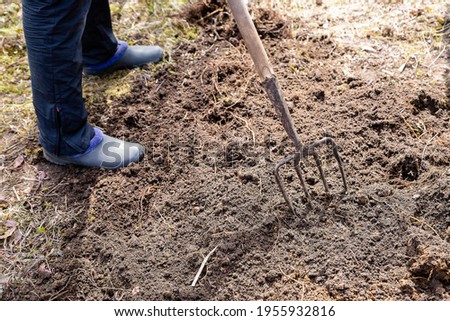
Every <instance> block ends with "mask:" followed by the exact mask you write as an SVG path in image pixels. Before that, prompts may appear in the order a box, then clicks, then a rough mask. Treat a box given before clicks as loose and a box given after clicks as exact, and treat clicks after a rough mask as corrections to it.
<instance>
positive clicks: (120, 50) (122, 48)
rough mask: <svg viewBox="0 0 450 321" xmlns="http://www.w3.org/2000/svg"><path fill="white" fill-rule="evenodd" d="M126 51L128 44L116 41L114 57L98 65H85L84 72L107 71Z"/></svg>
mask: <svg viewBox="0 0 450 321" xmlns="http://www.w3.org/2000/svg"><path fill="white" fill-rule="evenodd" d="M127 49H128V44H127V43H126V42H125V41H121V40H119V41H118V44H117V50H116V53H115V54H114V56H112V57H111V58H109V59H108V60H106V61H105V62H103V63H101V64H98V65H87V66H85V69H86V71H88V72H101V71H102V70H104V69H107V68H109V67H111V66H112V65H114V64H115V63H116V62H118V61H119V60H120V58H122V57H123V55H124V54H125V51H127Z"/></svg>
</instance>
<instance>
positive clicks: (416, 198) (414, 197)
mask: <svg viewBox="0 0 450 321" xmlns="http://www.w3.org/2000/svg"><path fill="white" fill-rule="evenodd" d="M412 198H413V199H414V200H418V199H419V198H420V194H414V195H413V197H412Z"/></svg>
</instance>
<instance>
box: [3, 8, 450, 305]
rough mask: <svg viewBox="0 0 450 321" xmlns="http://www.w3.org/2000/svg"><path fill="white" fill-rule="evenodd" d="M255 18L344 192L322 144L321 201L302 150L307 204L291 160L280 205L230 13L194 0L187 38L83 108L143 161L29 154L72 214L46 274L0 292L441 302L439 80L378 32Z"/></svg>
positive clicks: (444, 237)
mask: <svg viewBox="0 0 450 321" xmlns="http://www.w3.org/2000/svg"><path fill="white" fill-rule="evenodd" d="M252 13H253V15H254V17H255V22H256V25H257V28H258V30H259V31H260V34H261V37H262V39H263V43H264V46H265V47H266V50H267V52H268V54H269V57H270V60H271V62H272V63H273V67H274V70H275V73H276V75H277V78H278V80H279V82H280V84H281V88H282V89H283V93H284V96H285V98H286V100H287V102H288V106H289V108H290V111H291V113H292V117H293V120H294V122H295V124H296V127H297V130H298V132H299V136H300V138H301V140H302V141H303V142H305V143H307V142H312V141H315V140H318V139H320V138H322V137H323V136H331V137H333V138H334V139H335V140H336V142H337V143H338V145H339V150H340V153H341V155H342V158H343V161H344V164H345V165H344V166H345V171H346V174H347V179H348V184H349V191H348V192H347V194H345V195H342V194H340V191H341V189H342V183H341V178H340V175H339V172H338V168H337V165H336V162H335V160H334V158H333V155H332V153H331V150H330V149H329V148H328V147H324V148H321V149H320V150H319V154H320V155H321V156H322V160H323V164H324V168H325V171H326V175H327V180H328V181H329V184H330V188H331V190H332V196H331V197H327V196H326V195H325V194H324V190H323V186H322V184H321V181H320V178H319V175H318V173H317V170H316V168H315V165H314V161H313V160H311V159H307V160H305V162H304V164H302V169H303V171H304V173H305V176H306V182H307V185H308V188H309V191H310V193H311V194H312V196H313V201H312V204H311V206H308V204H307V200H306V199H305V197H304V193H303V190H302V189H301V187H300V182H299V180H298V178H297V177H296V176H295V172H294V170H293V166H292V164H289V165H287V166H285V167H283V170H282V172H283V174H282V176H283V178H284V182H285V184H286V185H287V186H288V190H289V194H290V195H291V197H292V199H293V201H294V203H295V206H296V208H297V212H298V215H294V214H293V213H291V212H290V211H289V208H288V207H287V205H286V204H285V202H284V200H283V198H282V195H281V193H280V192H279V190H278V187H277V185H276V183H275V180H274V177H273V174H272V168H273V167H274V165H275V164H276V163H277V162H278V161H280V160H282V159H283V158H284V157H286V156H287V155H289V154H290V153H292V152H293V145H292V143H291V142H290V141H289V140H288V138H287V135H286V133H285V132H284V130H283V127H282V126H281V122H280V120H279V119H278V118H277V115H276V113H275V111H274V109H273V107H272V106H271V104H270V101H269V100H268V98H267V95H266V93H265V92H264V90H263V88H262V86H261V84H260V81H259V79H258V77H257V74H256V73H255V70H254V66H253V63H252V61H251V59H250V57H249V55H248V53H247V50H246V48H245V45H244V43H243V41H242V39H241V38H240V36H239V33H238V30H237V28H236V25H235V24H234V22H233V21H232V20H231V18H230V15H229V14H228V13H227V10H226V9H225V8H224V7H223V6H221V4H220V3H215V2H213V3H211V2H207V5H205V4H204V3H203V2H201V4H197V5H195V6H193V7H191V8H190V9H188V10H186V11H185V12H184V16H183V17H182V18H180V19H186V20H187V21H188V22H190V23H198V24H200V25H201V27H203V28H204V32H203V33H202V34H201V36H200V37H199V38H198V39H196V40H194V41H192V42H189V43H183V44H181V45H180V46H179V47H178V48H176V49H175V50H174V51H173V52H172V53H171V62H170V63H168V64H167V65H166V66H165V67H164V68H162V69H160V70H159V71H158V72H157V74H156V75H153V76H151V77H150V78H148V77H142V79H137V80H136V82H135V83H134V84H133V86H134V89H133V91H132V94H130V95H128V96H126V97H122V98H121V99H119V100H118V101H114V102H113V104H114V108H110V109H108V110H100V107H97V106H95V105H94V106H91V115H92V116H91V121H92V123H94V124H96V125H97V126H99V127H102V128H103V129H104V130H105V132H107V133H110V134H114V135H117V136H123V137H125V138H127V139H130V140H136V141H139V142H141V143H143V144H144V145H145V147H146V150H147V152H146V158H145V161H144V162H142V163H140V164H134V165H132V166H130V167H129V168H125V169H121V170H119V171H116V172H107V171H99V170H92V169H80V168H75V167H73V168H72V167H67V168H63V167H59V166H54V165H50V164H48V163H46V162H45V161H43V160H41V161H40V162H39V163H38V164H37V166H38V167H39V168H41V169H42V170H44V171H45V172H46V173H47V174H48V177H49V178H50V180H49V181H46V182H45V184H47V185H49V186H52V184H53V185H55V184H56V183H59V187H57V188H56V193H57V194H58V197H59V198H61V199H63V198H65V201H66V202H71V203H73V204H74V206H75V204H76V205H77V206H81V209H82V211H81V212H79V214H78V216H77V217H75V218H74V219H71V220H69V221H68V223H67V226H65V227H64V229H65V231H66V232H65V235H66V238H65V243H64V246H63V248H62V253H61V255H60V256H56V257H53V258H51V259H50V260H49V261H48V266H49V268H50V269H51V271H52V273H51V274H48V275H45V276H42V275H36V276H35V277H34V281H33V284H22V285H17V286H16V287H15V288H12V289H11V291H9V292H8V294H7V295H8V296H9V297H7V298H9V299H37V300H48V299H58V300H260V299H264V300H448V299H450V270H449V268H450V247H449V235H450V213H449V209H450V186H449V181H450V172H449V171H450V156H449V155H450V134H449V120H450V108H449V105H448V102H447V100H446V96H445V84H444V83H443V82H442V81H441V82H433V81H431V80H430V78H429V77H418V76H417V71H416V70H415V69H414V68H413V66H410V65H407V66H406V67H405V68H404V70H402V72H397V68H398V66H399V65H400V64H401V63H400V62H399V61H395V59H393V58H392V50H394V49H395V43H396V41H401V39H400V40H399V39H398V38H396V37H394V36H392V35H391V34H390V33H386V34H385V35H384V38H383V42H382V44H383V46H381V45H380V46H379V47H376V46H374V45H373V43H371V42H370V41H371V40H370V39H369V38H368V39H367V41H368V43H369V44H371V45H370V46H371V47H363V48H365V49H362V50H361V46H362V45H361V44H355V43H353V44H345V43H338V42H336V41H335V39H334V38H333V35H321V36H317V33H316V32H314V31H315V29H314V28H317V24H316V23H314V22H311V21H304V20H302V19H301V18H290V17H287V16H284V15H281V14H279V13H276V12H274V11H271V10H263V9H252ZM298 26H301V27H298ZM405 41H406V40H405ZM393 48H394V49H393ZM443 58H444V57H442V58H441V59H443ZM439 61H441V60H439ZM395 63H397V67H396V69H394V71H396V72H395V74H394V73H392V72H386V70H392V68H393V66H394V65H395ZM100 105H101V104H99V106H100ZM216 247H217V249H216V251H215V252H214V253H212V254H211V256H210V257H209V259H208V261H207V264H206V267H205V269H204V270H203V272H202V274H201V276H200V278H199V280H198V282H197V284H196V286H195V287H192V286H191V283H192V282H193V279H194V277H195V275H196V273H197V271H198V270H199V268H200V265H201V263H202V261H203V260H204V258H205V256H206V255H207V254H208V253H209V252H210V251H212V250H213V249H214V248H216Z"/></svg>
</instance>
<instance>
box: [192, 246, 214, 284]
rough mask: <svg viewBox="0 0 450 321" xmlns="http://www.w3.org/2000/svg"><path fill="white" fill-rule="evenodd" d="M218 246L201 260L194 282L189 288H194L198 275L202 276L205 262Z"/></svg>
mask: <svg viewBox="0 0 450 321" xmlns="http://www.w3.org/2000/svg"><path fill="white" fill-rule="evenodd" d="M219 245H220V244H218V245H217V246H216V247H215V248H213V249H212V251H211V252H209V253H208V255H207V256H205V258H204V259H203V262H202V265H200V268H199V269H198V271H197V274H196V275H195V278H194V281H193V282H192V284H191V286H195V285H196V284H197V281H198V278H199V277H200V274H202V271H203V268H204V267H205V265H206V262H207V261H208V259H209V257H210V256H211V254H213V253H214V251H215V250H217V248H218V247H219Z"/></svg>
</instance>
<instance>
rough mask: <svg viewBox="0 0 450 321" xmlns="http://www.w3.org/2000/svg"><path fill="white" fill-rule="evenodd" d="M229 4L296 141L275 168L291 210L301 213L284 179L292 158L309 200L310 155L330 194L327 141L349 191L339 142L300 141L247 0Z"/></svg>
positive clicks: (280, 186)
mask: <svg viewBox="0 0 450 321" xmlns="http://www.w3.org/2000/svg"><path fill="white" fill-rule="evenodd" d="M228 4H229V5H230V8H231V12H232V14H233V16H234V19H235V20H236V23H237V25H238V28H239V31H240V32H241V35H242V37H243V38H244V41H245V43H246V45H247V48H248V50H249V52H250V56H251V57H252V59H253V62H254V63H255V66H256V70H257V72H258V74H259V76H260V77H261V79H262V84H263V86H264V88H265V90H266V92H267V95H268V96H269V99H270V101H271V102H272V105H273V106H274V107H275V110H276V112H277V114H278V117H279V118H280V120H281V122H282V124H283V127H284V129H285V130H286V132H287V134H288V136H289V138H290V139H291V141H292V142H293V143H294V147H295V153H294V155H290V156H288V157H286V158H285V159H283V160H282V161H281V162H279V163H278V164H277V165H276V166H275V168H274V170H273V172H274V174H275V180H276V182H277V184H278V187H279V188H280V190H281V193H282V194H283V198H284V200H285V201H286V203H287V204H288V206H289V208H290V210H291V211H292V212H293V213H294V214H297V212H296V210H295V208H294V205H293V203H292V201H291V199H290V198H289V196H288V193H287V191H286V188H285V186H284V183H283V181H282V179H281V175H280V168H281V167H282V166H284V165H286V164H287V163H289V162H290V161H292V160H293V161H294V168H295V171H296V173H297V176H298V177H299V179H300V183H301V185H302V188H303V190H304V192H305V196H306V199H307V201H308V203H310V202H311V201H310V200H311V197H310V195H309V193H308V189H307V187H306V184H305V180H304V178H303V174H302V171H301V168H300V162H301V161H302V160H303V159H304V158H306V157H308V156H309V155H312V156H313V157H314V160H315V162H316V165H317V168H318V170H319V174H320V178H321V180H322V183H323V185H324V189H325V193H327V194H329V187H328V184H327V181H326V179H325V174H324V172H323V168H322V161H321V159H320V157H319V155H318V153H317V152H316V150H315V148H317V147H319V146H321V145H324V144H330V145H331V146H332V149H333V155H334V157H335V158H336V161H337V163H338V166H339V171H340V173H341V177H342V183H343V186H344V187H343V192H344V193H345V192H346V191H347V181H346V178H345V172H344V167H343V164H342V159H341V157H340V155H339V152H338V147H337V145H336V142H335V141H334V140H333V139H332V138H331V137H324V138H322V139H321V140H319V141H316V142H313V143H311V144H307V145H303V144H302V143H301V142H300V139H299V137H298V134H297V131H296V129H295V127H294V122H293V121H292V117H291V114H290V112H289V109H288V108H287V106H286V102H285V100H284V98H283V95H282V93H281V88H280V85H279V84H278V80H277V79H276V77H275V74H274V72H273V69H272V67H271V66H270V63H269V58H268V57H267V54H266V51H265V50H264V47H263V45H262V42H261V39H260V38H259V36H258V33H257V31H256V28H255V25H254V24H253V21H252V19H251V17H250V14H249V13H248V11H247V7H246V4H245V3H244V2H243V0H228Z"/></svg>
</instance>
